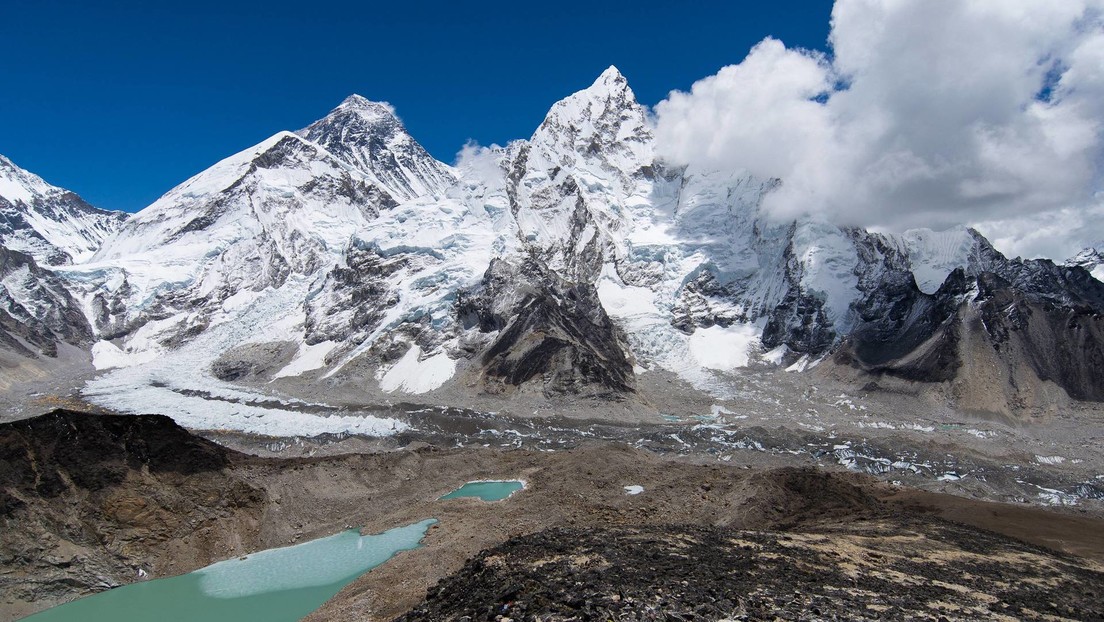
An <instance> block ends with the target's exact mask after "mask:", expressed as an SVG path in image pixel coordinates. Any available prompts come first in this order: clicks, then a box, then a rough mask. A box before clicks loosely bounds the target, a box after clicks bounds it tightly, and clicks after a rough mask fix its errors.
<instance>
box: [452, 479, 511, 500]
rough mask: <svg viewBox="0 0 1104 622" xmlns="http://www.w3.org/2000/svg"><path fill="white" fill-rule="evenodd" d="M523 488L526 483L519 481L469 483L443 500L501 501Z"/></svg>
mask: <svg viewBox="0 0 1104 622" xmlns="http://www.w3.org/2000/svg"><path fill="white" fill-rule="evenodd" d="M522 488H525V482H522V481H519V480H502V481H483V482H468V483H467V484H464V485H463V486H461V487H459V488H457V489H456V490H454V491H452V492H450V493H448V494H447V495H445V496H443V497H441V499H442V500H444V499H458V498H460V497H478V498H480V499H482V500H484V501H501V500H503V499H505V498H507V497H509V496H510V495H512V494H514V493H515V492H517V491H519V490H521V489H522Z"/></svg>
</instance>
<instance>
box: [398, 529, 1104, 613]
mask: <svg viewBox="0 0 1104 622" xmlns="http://www.w3.org/2000/svg"><path fill="white" fill-rule="evenodd" d="M1102 597H1104V573H1101V572H1100V571H1099V567H1098V566H1090V565H1087V564H1086V563H1085V561H1084V560H1082V559H1079V558H1076V557H1067V556H1062V555H1055V554H1054V553H1051V552H1049V551H1045V550H1043V549H1039V548H1036V547H1033V546H1030V545H1027V544H1024V543H1021V542H1018V541H1016V540H1012V539H1010V538H1007V537H1004V536H1000V535H997V534H994V533H991V532H987V531H983V530H979V529H975V528H972V527H967V526H964V525H959V524H955V523H952V522H948V521H943V520H940V519H936V518H930V517H910V518H907V519H902V518H900V517H897V518H895V519H893V520H889V519H888V518H886V519H881V520H878V519H874V520H863V521H858V522H850V523H836V524H826V525H823V526H820V527H816V528H811V529H807V530H802V531H794V532H773V531H744V530H738V529H731V528H723V527H705V526H693V525H668V526H641V527H611V528H590V529H578V528H553V529H548V530H545V531H541V532H538V533H535V534H530V535H525V536H521V537H517V538H513V539H511V540H509V541H507V542H505V543H504V544H502V545H500V546H497V547H494V548H491V549H489V550H486V551H483V552H482V553H480V554H479V555H478V556H477V557H475V558H474V559H472V560H470V561H469V562H468V563H467V564H466V565H465V566H464V567H463V569H461V570H460V571H459V572H457V573H455V574H453V575H452V576H450V577H448V578H446V579H444V580H442V581H440V582H439V583H438V584H437V585H436V586H434V587H431V588H430V589H429V590H428V594H427V596H426V599H425V601H424V602H423V603H422V604H421V605H419V606H418V607H416V608H415V609H413V610H412V611H410V612H409V613H407V614H405V615H403V616H401V617H399V618H397V619H396V621H395V622H423V621H424V622H430V621H432V622H447V621H457V622H476V621H499V622H505V621H506V620H512V621H514V622H520V621H522V620H526V621H540V622H553V621H557V622H558V621H567V620H603V621H606V620H616V621H623V620H664V621H667V620H669V621H675V620H678V621H691V620H692V621H710V622H714V621H718V620H902V621H903V620H933V621H942V620H1012V619H1016V620H1042V619H1047V620H1058V619H1072V620H1102V619H1104V605H1102V603H1104V598H1102Z"/></svg>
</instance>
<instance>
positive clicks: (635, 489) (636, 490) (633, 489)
mask: <svg viewBox="0 0 1104 622" xmlns="http://www.w3.org/2000/svg"><path fill="white" fill-rule="evenodd" d="M624 488H625V494H627V495H639V494H640V493H642V492H644V487H643V486H638V485H636V484H631V485H629V486H625V487H624Z"/></svg>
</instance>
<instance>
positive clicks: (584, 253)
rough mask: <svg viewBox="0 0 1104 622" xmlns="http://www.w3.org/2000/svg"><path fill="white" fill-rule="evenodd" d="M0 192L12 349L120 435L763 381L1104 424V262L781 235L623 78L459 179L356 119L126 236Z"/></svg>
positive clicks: (42, 202) (213, 176) (910, 240)
mask: <svg viewBox="0 0 1104 622" xmlns="http://www.w3.org/2000/svg"><path fill="white" fill-rule="evenodd" d="M0 172H3V173H4V175H5V177H3V179H4V180H9V181H4V183H3V185H0V190H3V192H0V197H5V198H3V199H0V211H2V210H7V211H4V212H3V213H5V214H7V213H10V214H17V213H18V214H22V216H20V217H21V218H22V219H23V220H22V221H18V218H17V217H16V216H8V217H7V220H6V222H9V223H15V224H10V226H9V229H11V231H10V232H8V233H7V234H5V235H3V236H0V243H2V244H3V246H4V247H5V249H6V250H5V254H4V255H2V256H0V258H3V262H2V263H0V273H2V274H3V275H4V276H3V280H2V282H0V296H2V297H3V300H4V301H5V304H4V307H3V308H2V309H0V313H2V314H3V315H2V317H0V329H2V330H3V331H4V333H3V341H2V342H0V343H3V344H4V347H5V348H8V349H9V350H12V351H16V350H17V351H18V352H19V353H20V355H21V356H25V357H32V358H33V357H50V356H54V355H55V353H56V349H57V348H56V346H57V344H58V343H68V344H70V345H73V346H76V347H77V348H80V349H83V350H84V351H86V352H88V353H89V355H90V358H91V362H92V365H93V366H94V367H95V369H96V370H97V372H98V375H97V377H96V379H94V380H93V381H92V382H90V383H89V386H88V387H87V389H86V396H87V397H88V398H89V399H91V400H92V401H94V402H96V403H99V404H101V405H103V406H107V407H110V408H115V409H118V410H121V411H137V410H138V409H141V408H143V407H142V406H141V405H140V404H138V403H137V402H133V401H127V400H128V399H129V400H136V399H142V400H147V402H146V404H149V402H148V400H151V399H154V396H155V394H156V395H161V396H162V398H163V399H164V400H166V401H164V402H157V401H156V400H155V401H154V402H153V404H154V405H155V406H158V407H161V408H163V409H165V410H166V411H172V410H173V407H174V405H176V406H179V407H180V408H183V407H182V406H180V404H179V403H178V401H179V400H182V399H184V397H182V396H187V395H194V394H195V393H196V392H205V393H206V394H215V393H218V392H220V391H222V392H224V393H226V392H231V393H232V392H234V391H239V389H240V385H241V384H242V383H247V384H248V383H250V382H265V383H275V385H274V386H282V387H285V388H287V390H289V391H294V387H295V383H297V382H326V383H331V384H340V383H345V384H352V385H355V386H357V387H359V388H361V389H362V390H363V391H364V392H365V396H367V397H366V399H368V397H372V396H376V397H378V396H386V395H389V394H395V395H402V394H421V393H427V392H431V391H446V390H447V391H454V392H459V393H460V394H465V393H469V394H474V393H478V394H487V395H507V396H508V395H514V394H521V395H524V394H527V393H532V394H539V395H544V396H557V395H564V394H569V395H582V396H594V397H601V398H606V399H618V400H624V399H633V395H634V393H635V391H636V388H637V386H638V383H639V382H641V378H642V377H646V376H647V374H648V373H649V372H662V373H666V374H672V375H675V376H677V377H679V378H680V379H681V380H683V381H685V382H687V383H689V384H690V385H692V386H693V387H695V388H697V389H699V390H702V391H706V392H710V393H714V394H723V393H724V392H725V391H726V378H727V377H730V375H731V374H737V373H739V370H740V369H741V368H744V367H747V366H764V367H779V368H783V369H789V370H792V371H794V372H803V371H807V370H810V369H813V368H814V367H815V368H817V369H819V370H828V372H827V373H832V374H835V375H837V376H842V377H845V378H847V379H851V380H854V381H855V382H857V383H860V384H868V383H871V382H876V383H879V384H880V386H904V385H908V386H921V387H930V388H931V390H932V391H935V392H936V393H938V394H939V395H942V396H944V397H946V398H947V399H948V400H951V401H954V402H956V403H960V404H965V405H967V406H968V407H970V408H980V409H982V410H998V411H1008V410H1009V409H1012V410H1015V409H1017V408H1033V407H1041V406H1045V405H1046V404H1047V403H1050V402H1052V401H1053V400H1054V399H1058V398H1061V399H1068V398H1072V399H1077V400H1095V401H1101V400H1104V377H1101V376H1100V375H1099V374H1098V373H1094V372H1095V370H1097V369H1099V367H1100V365H1101V364H1102V363H1104V319H1102V318H1104V315H1102V314H1104V283H1101V281H1100V280H1099V278H1098V277H1097V278H1094V277H1093V276H1092V274H1090V270H1092V269H1095V268H1096V267H1097V264H1098V263H1099V262H1097V263H1092V262H1091V261H1090V259H1091V258H1089V257H1088V256H1087V255H1086V258H1085V260H1084V261H1070V262H1068V263H1066V264H1056V263H1054V262H1051V261H1049V260H1022V259H1009V258H1007V257H1005V256H1003V255H1002V254H1001V253H999V252H998V251H997V250H996V249H994V248H993V246H992V245H991V244H990V243H989V242H988V241H987V240H986V239H985V238H984V237H983V236H981V235H980V234H979V233H978V232H976V231H974V230H970V229H966V228H957V229H952V230H949V231H942V232H936V231H929V230H913V231H908V232H905V233H902V234H880V233H871V232H868V231H865V230H863V229H858V228H849V227H840V226H837V225H834V224H831V223H829V222H826V221H823V220H818V219H815V218H803V219H798V220H790V221H778V220H776V219H774V218H772V217H770V216H769V215H768V214H766V213H765V212H764V211H763V210H762V209H761V204H762V200H763V198H764V197H765V196H766V195H767V194H769V193H770V192H772V191H773V190H774V189H775V188H777V187H778V186H779V184H781V183H785V182H784V180H777V179H759V178H756V177H754V176H751V175H749V174H747V173H745V172H742V171H728V170H704V169H700V168H697V167H694V166H675V165H673V164H671V163H669V162H665V161H663V159H662V158H660V157H659V156H658V155H657V151H656V147H655V139H654V136H653V131H652V121H651V119H650V117H649V114H648V111H647V109H646V108H645V107H644V106H642V105H641V104H640V103H639V102H637V100H636V98H635V96H634V94H633V92H632V89H631V88H630V87H629V84H628V81H627V80H626V79H625V77H624V76H623V75H621V74H620V72H618V71H617V69H616V68H613V67H611V68H610V69H608V70H606V71H605V72H603V73H602V75H601V76H600V77H599V78H598V80H597V81H595V82H594V84H593V85H591V86H590V87H588V88H586V89H584V90H582V91H579V92H578V93H575V94H573V95H570V96H569V97H567V98H565V99H563V100H561V101H559V102H557V103H556V104H554V105H553V106H552V107H551V109H550V110H549V112H548V114H547V116H546V117H545V119H544V121H543V122H542V123H541V124H540V125H539V127H538V128H537V129H536V130H535V131H534V133H533V135H532V136H531V137H530V138H528V139H525V140H518V141H514V142H512V143H510V144H509V145H507V146H506V147H492V148H487V149H476V150H474V151H473V152H472V153H471V154H469V155H468V156H466V157H465V158H463V159H462V160H461V161H460V162H458V163H457V165H456V166H455V167H454V166H449V165H446V164H444V163H442V162H439V161H437V160H435V159H434V158H433V157H432V156H430V154H428V152H426V150H425V149H424V148H423V147H422V146H421V145H420V144H418V142H417V141H416V140H415V139H414V138H413V137H412V136H411V135H410V134H409V133H408V132H407V130H406V128H405V127H404V126H403V124H402V122H401V121H400V120H399V118H398V117H397V116H396V115H395V114H394V111H393V109H392V108H391V107H390V106H389V105H387V104H384V103H378V102H371V101H369V100H367V99H365V98H362V97H360V96H357V95H353V96H350V97H349V98H347V99H346V100H345V101H344V102H342V103H341V104H340V105H339V106H338V107H337V108H335V109H334V110H332V111H331V112H330V113H329V114H328V115H327V116H325V117H324V118H322V119H320V120H319V121H316V122H315V123H313V124H311V125H309V126H308V127H306V128H304V129H302V130H300V131H298V132H295V133H292V132H281V133H278V134H276V135H274V136H273V137H271V138H269V139H268V140H266V141H263V142H262V143H260V144H258V145H256V146H254V147H251V148H249V149H246V150H244V151H242V152H240V153H238V154H235V155H233V156H230V157H229V158H226V159H225V160H223V161H221V162H218V163H216V164H215V165H213V166H212V167H211V168H209V169H207V170H206V171H204V172H202V173H200V174H198V175H196V176H195V177H193V178H191V179H189V180H187V181H185V182H184V183H182V184H181V185H179V186H177V187H176V188H174V189H172V190H170V191H169V192H168V193H166V194H165V195H164V196H162V197H161V198H160V199H158V200H157V201H156V202H155V203H153V204H152V205H150V206H149V207H147V208H146V209H144V210H142V211H141V212H139V213H137V214H135V215H134V216H132V217H130V218H126V219H124V218H123V217H122V216H119V215H115V214H111V213H106V212H100V211H98V210H95V209H94V208H91V207H89V206H87V205H86V204H84V203H83V202H78V201H79V199H78V198H76V197H75V195H72V194H71V193H67V192H65V191H63V190H60V189H53V188H52V187H47V186H46V185H43V184H45V182H41V180H40V179H39V178H37V177H35V176H33V175H31V174H30V173H26V172H25V171H21V169H16V168H14V165H12V164H11V163H10V162H9V161H7V160H6V159H0ZM12 179H15V180H24V181H23V182H20V183H21V184H22V185H21V186H20V187H21V188H23V190H20V191H19V192H18V193H15V194H13V193H12V192H7V189H8V188H9V186H12V184H13V183H14V182H10V180H12ZM26 180H30V181H26ZM36 180H37V181H36ZM39 182H41V183H39ZM13 187H14V186H13ZM12 196H15V197H16V198H15V199H12V198H11V197H12ZM44 197H45V198H44ZM47 198H49V201H53V203H50V202H49V201H47ZM46 218H49V219H50V220H49V221H48V224H47V225H44V226H37V225H34V223H38V222H40V221H41V222H46V221H45V220H42V219H46ZM36 219H38V220H36ZM17 221H18V222H17ZM20 222H26V223H30V224H29V225H27V226H24V225H23V224H19V223H20ZM89 223H93V224H89ZM32 225H33V226H32ZM58 231H77V232H80V235H77V234H74V235H72V236H68V237H66V238H65V240H67V241H66V242H65V243H61V242H57V241H51V240H52V238H51V237H50V236H51V235H52V234H53V232H58ZM12 232H15V233H12ZM19 232H23V233H19ZM0 233H3V232H2V231H0ZM67 235H68V234H67ZM36 236H37V237H36ZM39 238H41V240H40V239H39ZM32 239H33V240H35V241H36V242H35V244H30V243H29V242H28V240H32ZM42 240H45V243H48V244H49V245H44V243H43V242H42ZM36 244H37V245H36ZM1090 264H1091V265H1090ZM971 361H973V362H977V361H984V363H985V373H984V374H983V373H980V372H979V371H978V370H979V369H980V367H981V366H980V365H978V364H973V363H971ZM822 373H823V372H822ZM124 388H125V389H127V390H126V391H124V390H122V389H124ZM139 389H140V390H139ZM159 391H160V393H158V392H159ZM127 395H131V396H137V397H130V398H128V397H127ZM236 395H237V394H236ZM373 399H375V397H373ZM172 400H178V401H177V402H173V401H172ZM146 408H147V409H148V408H149V406H146ZM227 416H232V415H227ZM228 427H234V426H233V425H228Z"/></svg>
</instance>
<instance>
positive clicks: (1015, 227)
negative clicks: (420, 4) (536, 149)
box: [655, 0, 1104, 258]
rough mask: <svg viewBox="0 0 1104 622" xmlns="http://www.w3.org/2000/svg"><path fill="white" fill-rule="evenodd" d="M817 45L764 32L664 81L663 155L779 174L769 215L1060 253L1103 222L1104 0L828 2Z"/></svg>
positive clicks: (1094, 236)
mask: <svg viewBox="0 0 1104 622" xmlns="http://www.w3.org/2000/svg"><path fill="white" fill-rule="evenodd" d="M830 44H831V54H830V55H824V54H821V53H817V52H810V51H806V50H800V49H792V48H787V47H786V46H785V45H784V43H783V42H781V41H778V40H775V39H771V38H768V39H765V40H764V41H762V42H761V43H759V44H758V45H757V46H755V47H754V48H753V49H752V50H751V51H750V53H749V54H748V55H747V57H746V58H745V59H744V60H743V61H742V62H741V63H739V64H737V65H732V66H728V67H725V68H723V69H721V70H720V71H719V72H718V73H717V74H716V75H713V76H710V77H707V78H705V79H703V80H700V81H699V82H697V83H695V84H694V85H693V87H692V89H691V90H690V92H689V93H683V92H672V93H671V94H670V96H669V97H668V98H667V99H666V100H664V101H662V102H660V103H659V104H658V105H657V106H656V107H655V114H656V125H657V127H656V138H657V141H658V146H659V150H660V154H661V156H662V157H664V158H666V159H668V160H670V161H672V162H674V163H679V164H689V165H692V166H697V167H703V168H728V169H743V170H747V171H749V172H751V173H753V174H756V175H759V176H762V177H777V178H781V179H782V180H783V184H782V187H781V188H780V189H779V190H778V191H777V192H775V193H773V194H772V195H770V196H769V197H768V198H767V200H766V202H765V205H764V207H765V208H766V209H767V210H768V212H769V213H771V214H774V215H776V216H778V217H780V218H793V217H798V216H801V215H806V214H814V215H822V216H824V217H827V218H830V219H833V220H834V221H836V222H839V223H841V224H854V225H861V226H867V227H874V228H882V229H904V228H909V227H918V226H924V227H933V228H943V227H947V226H951V225H957V224H969V225H975V226H979V228H980V229H981V230H982V232H983V233H985V234H986V235H988V236H990V237H991V238H994V239H997V240H999V243H1000V244H1001V246H1000V248H1002V250H1005V251H1006V252H1011V253H1012V254H1020V253H1022V254H1029V255H1039V254H1042V255H1051V256H1056V257H1059V258H1064V256H1065V255H1064V254H1063V253H1067V254H1068V253H1070V252H1072V250H1076V248H1075V247H1076V246H1077V245H1078V244H1080V245H1082V246H1083V245H1085V244H1088V243H1090V242H1093V241H1097V240H1099V239H1100V238H1102V237H1104V230H1101V229H1100V226H1101V225H1102V224H1104V217H1102V216H1101V212H1102V211H1104V207H1102V205H1104V199H1102V195H1101V194H1100V190H1101V189H1102V181H1101V180H1102V167H1104V0H1062V1H1061V2H1041V1H1039V0H837V2H836V3H835V6H834V8H833V11H832V26H831V34H830ZM1059 223H1061V224H1059ZM1038 225H1045V226H1043V227H1040V226H1038ZM1059 226H1070V227H1073V226H1078V227H1080V229H1074V230H1061V231H1059V230H1055V229H1056V228H1057V227H1059ZM1084 229H1095V230H1084ZM1043 230H1046V231H1047V233H1046V234H1045V236H1044V234H1042V233H1041V231H1043Z"/></svg>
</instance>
